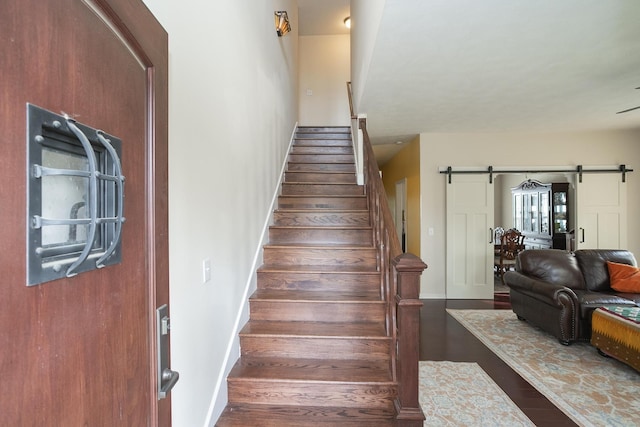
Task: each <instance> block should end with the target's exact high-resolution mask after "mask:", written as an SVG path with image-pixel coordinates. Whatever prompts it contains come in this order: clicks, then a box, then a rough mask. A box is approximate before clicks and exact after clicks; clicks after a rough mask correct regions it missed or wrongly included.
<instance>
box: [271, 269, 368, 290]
mask: <svg viewBox="0 0 640 427" xmlns="http://www.w3.org/2000/svg"><path fill="white" fill-rule="evenodd" d="M258 289H283V290H284V289H287V290H305V291H323V292H337V291H343V290H345V289H347V290H350V291H359V292H363V293H370V294H373V295H379V294H380V276H379V274H378V273H372V274H363V273H358V274H346V273H290V272H286V273H282V272H277V271H258Z"/></svg>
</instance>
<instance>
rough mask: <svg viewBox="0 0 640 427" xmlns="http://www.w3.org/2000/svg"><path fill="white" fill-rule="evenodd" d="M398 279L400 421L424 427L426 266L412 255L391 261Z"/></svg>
mask: <svg viewBox="0 0 640 427" xmlns="http://www.w3.org/2000/svg"><path fill="white" fill-rule="evenodd" d="M391 264H392V266H393V269H394V271H395V275H396V280H397V282H396V283H397V294H396V304H397V339H398V342H397V346H398V347H397V350H396V351H397V378H398V398H397V399H396V402H395V405H396V413H397V419H398V420H402V421H403V423H402V425H403V426H407V427H409V426H416V427H417V426H422V421H423V420H424V419H425V417H424V413H423V412H422V408H420V402H419V400H418V369H419V368H418V363H419V359H420V308H421V307H422V302H421V301H420V299H419V297H420V275H421V274H422V272H423V271H424V269H425V268H427V265H426V264H425V263H424V262H422V260H421V259H420V258H418V257H417V256H415V255H413V254H408V253H405V254H402V255H399V256H398V257H396V258H395V259H393V260H392V261H391Z"/></svg>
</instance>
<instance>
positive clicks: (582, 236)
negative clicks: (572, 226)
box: [580, 227, 584, 243]
mask: <svg viewBox="0 0 640 427" xmlns="http://www.w3.org/2000/svg"><path fill="white" fill-rule="evenodd" d="M580 243H584V228H582V227H580Z"/></svg>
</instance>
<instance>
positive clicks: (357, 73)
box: [350, 0, 386, 114]
mask: <svg viewBox="0 0 640 427" xmlns="http://www.w3.org/2000/svg"><path fill="white" fill-rule="evenodd" d="M385 3H386V0H351V6H350V8H351V66H352V69H351V83H352V85H353V105H354V107H355V113H356V114H359V113H363V114H366V111H360V110H359V108H358V107H359V105H360V99H361V98H362V94H363V91H364V88H365V85H366V83H367V75H368V73H369V65H370V64H371V57H372V56H373V50H374V46H375V43H376V37H377V34H378V27H379V26H380V20H381V19H382V11H383V9H384V5H385Z"/></svg>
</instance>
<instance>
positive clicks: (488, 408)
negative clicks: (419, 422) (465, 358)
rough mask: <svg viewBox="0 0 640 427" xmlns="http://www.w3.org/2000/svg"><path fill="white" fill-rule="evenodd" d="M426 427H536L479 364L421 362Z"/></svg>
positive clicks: (422, 398)
mask: <svg viewBox="0 0 640 427" xmlns="http://www.w3.org/2000/svg"><path fill="white" fill-rule="evenodd" d="M420 406H421V407H422V411H423V412H424V415H425V417H426V420H425V422H424V425H425V426H429V427H432V426H455V427H458V426H480V427H488V426H505V427H506V426H509V427H516V426H534V424H533V423H532V422H531V420H529V418H527V416H526V415H524V413H523V412H522V411H521V410H520V408H518V407H517V406H516V404H515V403H513V401H512V400H511V399H509V397H508V396H507V395H506V393H505V392H504V391H502V389H501V388H500V387H498V385H497V384H496V383H494V382H493V380H492V379H491V377H489V375H488V374H487V373H486V372H485V371H483V370H482V368H481V367H480V366H478V364H476V363H463V362H433V361H422V362H420Z"/></svg>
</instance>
